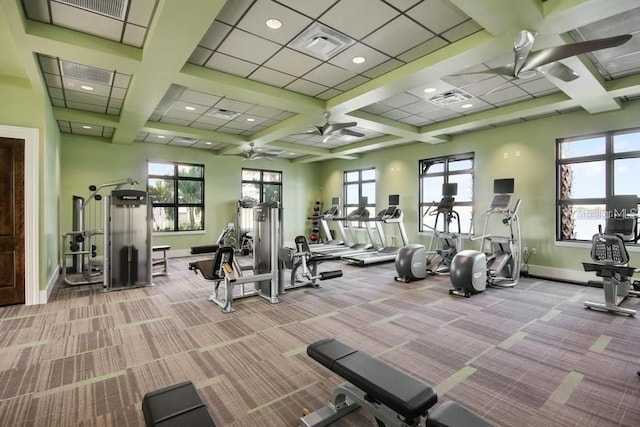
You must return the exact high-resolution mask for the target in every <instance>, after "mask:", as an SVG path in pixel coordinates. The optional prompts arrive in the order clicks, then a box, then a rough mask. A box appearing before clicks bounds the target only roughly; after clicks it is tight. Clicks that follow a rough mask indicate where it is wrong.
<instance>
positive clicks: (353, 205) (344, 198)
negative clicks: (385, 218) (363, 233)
mask: <svg viewBox="0 0 640 427" xmlns="http://www.w3.org/2000/svg"><path fill="white" fill-rule="evenodd" d="M354 172H357V173H358V179H357V180H356V181H347V174H351V173H354ZM363 172H373V175H374V177H373V179H362V174H363ZM377 178H378V174H377V170H376V168H375V166H373V167H366V168H358V169H349V170H345V171H343V173H342V209H343V210H342V212H343V216H347V214H348V213H349V212H350V210H349V209H350V208H357V207H359V206H360V200H361V199H362V197H363V196H362V185H363V184H371V183H372V184H374V186H375V187H374V190H373V193H374V194H376V191H377V190H378V184H377ZM354 184H357V185H358V202H357V203H349V202H348V198H347V186H349V185H354ZM376 200H377V197H376ZM365 206H366V207H367V209H368V210H369V212H372V214H371V215H370V216H369V218H373V217H375V215H376V214H377V212H376V201H374V202H373V203H371V201H370V200H369V199H368V198H367V204H366V205H365ZM371 208H372V209H371ZM364 225H365V223H364V222H361V221H358V223H357V224H354V227H356V228H363V227H364Z"/></svg>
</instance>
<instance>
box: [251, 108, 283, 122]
mask: <svg viewBox="0 0 640 427" xmlns="http://www.w3.org/2000/svg"><path fill="white" fill-rule="evenodd" d="M247 113H248V114H251V115H254V116H257V117H262V118H264V119H272V118H274V117H276V116H278V115H279V114H281V113H282V110H279V109H277V108H270V107H263V106H261V105H256V106H254V107H251V108H250V109H249V110H247Z"/></svg>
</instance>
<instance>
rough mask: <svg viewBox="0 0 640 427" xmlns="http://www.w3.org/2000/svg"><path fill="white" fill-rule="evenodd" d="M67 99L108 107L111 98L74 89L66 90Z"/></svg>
mask: <svg viewBox="0 0 640 427" xmlns="http://www.w3.org/2000/svg"><path fill="white" fill-rule="evenodd" d="M65 94H66V99H67V101H68V102H69V101H70V102H83V103H85V104H93V105H99V106H101V107H103V110H104V108H106V106H107V102H108V101H109V98H107V97H103V96H97V95H92V94H89V93H82V92H76V91H73V90H68V91H66V92H65Z"/></svg>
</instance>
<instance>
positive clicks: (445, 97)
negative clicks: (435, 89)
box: [428, 89, 473, 107]
mask: <svg viewBox="0 0 640 427" xmlns="http://www.w3.org/2000/svg"><path fill="white" fill-rule="evenodd" d="M471 98H473V95H470V94H468V93H467V92H465V91H463V90H461V89H452V90H450V91H448V92H444V93H441V94H439V95H436V96H434V97H432V98H429V99H428V101H429V102H432V103H434V104H436V105H439V106H440V107H446V106H447V105H451V104H455V103H456V102H462V101H467V100H469V99H471Z"/></svg>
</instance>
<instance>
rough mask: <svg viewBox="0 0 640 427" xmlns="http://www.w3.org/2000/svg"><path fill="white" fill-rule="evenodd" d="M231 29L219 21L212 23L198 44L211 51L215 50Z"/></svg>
mask: <svg viewBox="0 0 640 427" xmlns="http://www.w3.org/2000/svg"><path fill="white" fill-rule="evenodd" d="M231 29H232V27H231V26H230V25H227V24H225V23H223V22H220V21H213V24H211V26H210V27H209V30H207V32H206V33H205V35H204V36H203V37H202V40H200V43H198V44H199V45H200V46H202V47H206V48H208V49H211V50H216V49H217V48H218V46H219V45H220V43H221V42H222V40H224V38H225V37H226V36H227V34H229V32H230V31H231Z"/></svg>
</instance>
